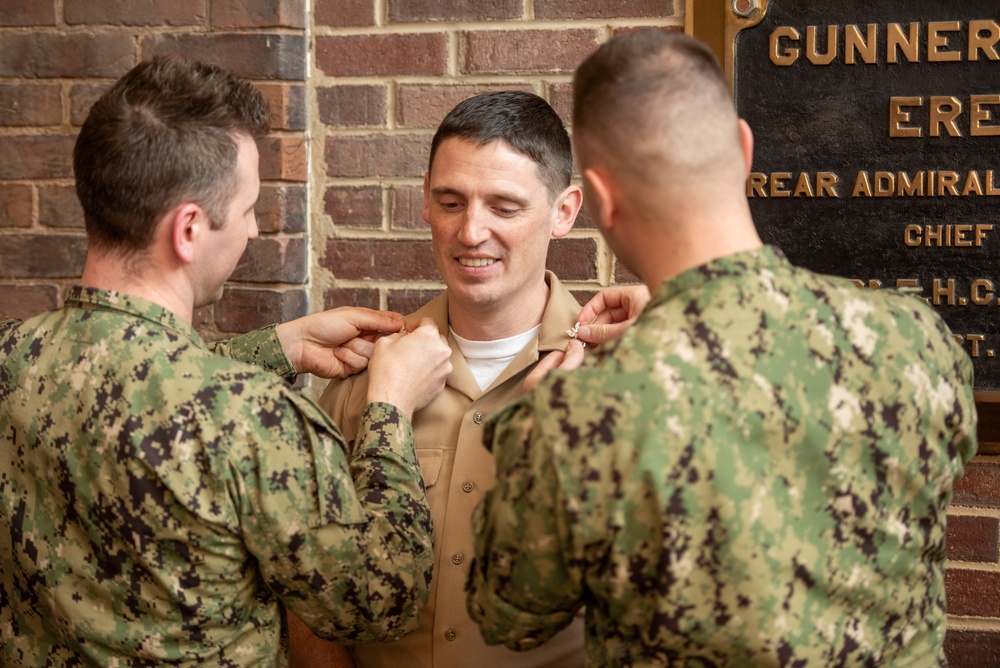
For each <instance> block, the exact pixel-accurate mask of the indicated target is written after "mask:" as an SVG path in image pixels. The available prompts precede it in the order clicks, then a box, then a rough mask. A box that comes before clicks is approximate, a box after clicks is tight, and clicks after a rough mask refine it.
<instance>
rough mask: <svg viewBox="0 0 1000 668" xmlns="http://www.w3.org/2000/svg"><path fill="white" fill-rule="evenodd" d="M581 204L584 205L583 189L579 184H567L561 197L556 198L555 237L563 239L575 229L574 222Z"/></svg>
mask: <svg viewBox="0 0 1000 668" xmlns="http://www.w3.org/2000/svg"><path fill="white" fill-rule="evenodd" d="M581 206H583V191H582V190H580V187H579V186H574V185H570V186H566V189H565V190H563V191H562V194H561V195H559V199H558V200H556V216H555V222H554V224H553V226H552V237H553V238H555V239H561V238H562V237H564V236H566V235H567V234H569V231H570V230H571V229H573V223H575V222H576V215H577V214H578V213H580V207H581Z"/></svg>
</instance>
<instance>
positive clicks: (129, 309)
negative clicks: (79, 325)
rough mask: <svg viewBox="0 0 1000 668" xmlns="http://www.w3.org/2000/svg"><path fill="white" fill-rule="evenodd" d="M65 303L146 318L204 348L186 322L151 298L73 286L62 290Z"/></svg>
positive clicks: (196, 333) (75, 306) (192, 328)
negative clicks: (66, 290)
mask: <svg viewBox="0 0 1000 668" xmlns="http://www.w3.org/2000/svg"><path fill="white" fill-rule="evenodd" d="M65 306H71V307H74V308H82V309H88V310H93V311H117V312H119V313H125V314H128V315H131V316H135V317H137V318H142V319H144V320H149V321H151V322H154V323H156V324H157V325H159V326H161V327H164V328H166V329H172V330H174V331H175V332H178V333H179V334H182V335H183V336H186V337H187V338H189V339H191V340H192V341H193V342H194V343H195V344H197V345H198V346H200V347H205V343H204V341H202V338H201V336H200V335H199V334H198V332H197V331H195V329H194V327H192V326H191V325H190V324H189V323H187V322H185V321H184V320H183V319H181V318H179V317H178V316H177V315H175V314H174V313H172V312H170V311H168V310H167V309H165V308H163V307H162V306H160V305H159V304H154V303H153V302H151V301H148V300H146V299H142V298H141V297H136V296H134V295H127V294H125V293H122V292H116V291H114V290H100V289H98V288H88V287H84V286H81V285H74V286H73V287H71V288H70V289H69V291H68V292H67V293H66V303H65Z"/></svg>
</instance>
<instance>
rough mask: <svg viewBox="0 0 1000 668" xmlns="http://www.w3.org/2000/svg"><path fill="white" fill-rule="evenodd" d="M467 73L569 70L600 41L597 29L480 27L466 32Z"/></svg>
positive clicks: (571, 70) (465, 68) (569, 71)
mask: <svg viewBox="0 0 1000 668" xmlns="http://www.w3.org/2000/svg"><path fill="white" fill-rule="evenodd" d="M466 40H467V42H466V50H465V66H464V72H465V73H467V74H508V73H550V72H565V73H571V72H573V70H574V69H576V66H577V65H579V64H580V62H581V61H582V60H583V59H584V57H586V56H587V55H589V54H590V52H591V51H593V50H594V49H595V48H596V47H597V45H598V43H599V35H598V33H597V31H596V30H583V29H578V30H481V31H474V32H470V33H468V34H467V35H466Z"/></svg>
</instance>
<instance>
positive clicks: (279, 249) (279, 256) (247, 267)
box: [230, 237, 309, 283]
mask: <svg viewBox="0 0 1000 668" xmlns="http://www.w3.org/2000/svg"><path fill="white" fill-rule="evenodd" d="M308 270H309V247H308V245H307V244H306V240H305V239H297V238H286V239H275V238H274V237H258V238H256V239H251V240H250V243H249V244H247V249H246V251H245V252H244V253H243V257H241V258H240V261H239V264H237V265H236V269H235V270H234V271H233V275H232V276H230V280H233V281H244V282H249V283H305V282H306V279H307V274H308Z"/></svg>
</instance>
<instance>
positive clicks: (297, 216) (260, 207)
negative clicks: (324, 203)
mask: <svg viewBox="0 0 1000 668" xmlns="http://www.w3.org/2000/svg"><path fill="white" fill-rule="evenodd" d="M307 199H308V197H307V193H306V189H305V187H304V186H296V185H287V186H286V185H282V186H272V185H267V184H264V185H262V186H261V187H260V198H259V199H258V200H257V206H256V209H255V212H256V214H257V227H258V228H259V229H260V231H261V232H262V233H264V234H267V233H270V232H305V230H306V201H307Z"/></svg>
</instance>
